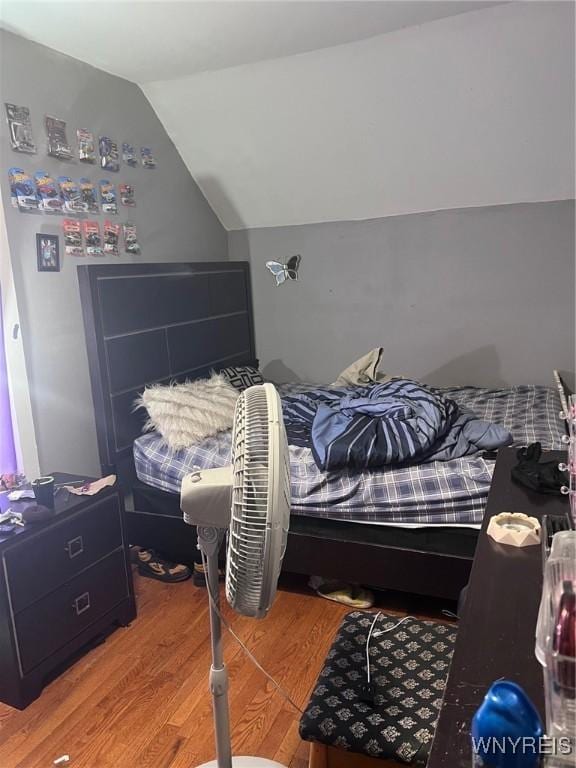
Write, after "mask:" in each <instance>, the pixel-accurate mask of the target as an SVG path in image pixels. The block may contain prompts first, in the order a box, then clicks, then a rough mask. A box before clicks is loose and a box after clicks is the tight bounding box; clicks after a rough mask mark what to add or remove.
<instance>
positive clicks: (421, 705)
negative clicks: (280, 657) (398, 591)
mask: <svg viewBox="0 0 576 768" xmlns="http://www.w3.org/2000/svg"><path fill="white" fill-rule="evenodd" d="M375 616H376V614H375V613H373V612H372V613H370V612H367V611H354V612H352V613H349V614H347V615H346V616H345V617H344V620H343V622H342V624H341V626H340V629H339V630H338V634H337V635H336V638H335V640H334V643H333V644H332V648H331V649H330V652H329V653H328V656H327V658H326V662H325V665H324V668H323V669H322V671H321V672H320V676H319V678H318V681H317V683H316V687H315V688H314V691H313V692H312V697H311V699H310V702H309V704H308V707H307V708H306V711H305V713H304V715H303V716H302V718H301V720H300V736H301V738H302V739H305V740H306V741H317V742H321V743H322V744H327V745H329V746H332V747H340V748H341V749H346V750H349V751H351V752H359V753H362V754H365V755H370V756H371V757H379V758H389V759H395V760H398V761H399V762H404V763H406V764H407V765H426V762H427V760H428V754H429V752H430V747H431V745H432V739H433V738H434V729H435V726H436V721H437V719H438V714H439V711H440V708H441V706H442V698H443V695H444V686H445V683H446V678H447V677H448V668H449V666H450V660H451V658H452V654H453V652H454V643H455V641H456V627H454V626H451V625H446V624H440V623H437V622H434V621H420V620H417V619H412V618H408V619H406V620H405V621H403V622H402V624H400V626H398V627H397V628H396V629H392V630H391V631H390V629H391V628H392V627H394V625H395V624H397V623H398V622H399V621H400V618H399V617H390V616H385V615H384V614H381V615H380V617H379V619H378V620H377V622H376V624H375V625H374V627H373V632H372V637H371V639H370V672H371V683H372V688H367V686H366V683H367V673H366V641H367V638H368V633H369V632H370V628H371V627H372V623H373V621H374V619H375ZM386 630H389V631H388V632H386Z"/></svg>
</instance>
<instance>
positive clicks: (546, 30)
mask: <svg viewBox="0 0 576 768" xmlns="http://www.w3.org/2000/svg"><path fill="white" fill-rule="evenodd" d="M88 9H90V12H88ZM0 17H1V19H2V24H3V25H4V26H6V27H7V28H9V29H12V30H13V31H16V32H17V33H18V34H22V35H24V36H27V37H31V38H33V39H35V40H37V41H38V42H41V43H44V44H46V45H49V46H51V47H53V48H56V49H57V50H60V51H62V52H64V53H67V54H69V55H72V56H76V57H77V58H80V59H83V60H84V61H87V62H88V63H91V64H94V65H95V66H98V67H100V68H102V69H105V70H108V71H110V72H113V73H115V74H119V75H122V76H125V77H128V78H129V79H132V80H134V81H136V82H138V83H140V85H141V87H142V88H143V90H144V92H145V94H146V95H147V97H148V99H149V100H150V102H151V104H152V105H153V107H154V109H155V110H156V112H157V114H158V116H159V117H160V119H161V121H162V122H163V124H164V126H165V127H166V129H167V131H168V133H169V135H170V136H171V138H172V140H173V141H174V143H175V144H176V147H177V148H178V150H179V152H180V154H181V155H182V157H183V159H184V161H185V163H186V165H187V167H188V169H189V170H190V172H191V174H192V175H193V176H194V178H195V180H196V181H197V182H198V184H199V185H200V187H201V189H202V191H203V192H204V194H205V195H206V197H207V199H208V201H209V202H210V204H211V205H212V207H213V208H214V210H215V211H216V213H217V214H218V216H219V217H220V219H221V221H222V223H223V224H224V226H225V227H227V228H228V229H243V228H250V227H269V226H278V225H291V224H302V223H309V222H320V221H337V220H354V219H368V218H378V217H384V216H390V215H397V214H405V213H413V212H420V211H432V210H439V209H447V208H458V207H466V206H483V205H498V204H505V203H515V202H530V201H537V200H538V201H543V200H557V199H566V198H571V197H573V196H574V81H573V73H574V35H573V29H574V4H573V3H569V2H555V1H554V0H551V1H550V2H515V3H504V4H502V3H472V2H435V1H434V0H432V1H431V2H405V1H404V0H402V1H401V2H185V1H183V2H173V1H172V0H164V1H163V2H160V1H159V0H157V1H156V2H109V1H108V0H95V1H93V2H91V3H86V2H73V3H70V2H61V1H60V0H42V1H40V0H35V1H34V2H28V0H18V2H13V1H12V0H8V1H7V0H4V2H3V3H2V4H1V6H0ZM272 57H274V58H272ZM208 70H209V71H208ZM167 194H169V191H167Z"/></svg>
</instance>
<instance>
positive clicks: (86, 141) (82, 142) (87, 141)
mask: <svg viewBox="0 0 576 768" xmlns="http://www.w3.org/2000/svg"><path fill="white" fill-rule="evenodd" d="M76 139H77V141H78V157H79V158H80V162H82V163H95V162H96V143H95V141H94V134H93V133H92V131H87V130H86V129H85V128H78V130H77V131H76Z"/></svg>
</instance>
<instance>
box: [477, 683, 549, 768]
mask: <svg viewBox="0 0 576 768" xmlns="http://www.w3.org/2000/svg"><path fill="white" fill-rule="evenodd" d="M543 735H544V729H543V727H542V721H541V720H540V716H539V715H538V712H537V711H536V708H535V707H534V704H532V702H531V701H530V699H529V698H528V696H527V695H526V694H525V693H524V691H523V690H522V688H520V686H519V685H516V683H512V682H510V681H509V680H498V681H496V682H495V683H492V685H491V686H490V688H489V689H488V693H487V694H486V696H485V697H484V701H483V702H482V704H481V705H480V707H479V708H478V709H477V710H476V714H475V715H474V718H473V720H472V753H473V762H472V765H473V767H474V768H537V767H538V766H539V765H540V764H541V754H540V753H541V740H542V737H543Z"/></svg>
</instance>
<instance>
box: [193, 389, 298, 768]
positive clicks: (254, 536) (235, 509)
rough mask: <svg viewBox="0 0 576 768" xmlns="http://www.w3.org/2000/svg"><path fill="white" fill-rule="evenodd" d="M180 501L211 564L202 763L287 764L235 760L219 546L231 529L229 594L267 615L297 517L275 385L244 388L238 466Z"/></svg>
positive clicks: (197, 478)
mask: <svg viewBox="0 0 576 768" xmlns="http://www.w3.org/2000/svg"><path fill="white" fill-rule="evenodd" d="M180 504H181V507H182V511H183V513H184V520H185V521H186V522H187V523H189V524H190V525H195V526H196V527H197V530H198V546H199V548H200V550H201V553H202V559H203V560H206V561H207V569H206V571H207V573H206V576H207V581H208V594H209V599H210V629H211V636H212V667H211V669H210V690H211V692H212V697H213V709H214V729H215V733H216V755H217V759H216V760H215V761H211V762H210V763H206V764H205V766H203V767H202V768H208V767H210V768H212V767H213V766H217V767H218V768H232V765H233V766H234V768H281V766H280V764H279V763H276V762H274V761H273V760H265V759H263V758H258V757H235V758H234V759H232V749H231V743H230V721H229V714H228V695H227V691H228V673H227V671H226V667H225V665H224V660H223V653H222V625H221V618H220V610H219V601H218V550H219V549H220V544H221V542H222V539H223V536H224V532H225V531H226V529H227V530H228V549H227V556H226V598H227V600H228V602H229V603H230V605H231V606H232V608H234V610H236V611H238V613H240V614H242V615H243V616H250V617H253V618H263V617H264V616H265V615H266V614H267V613H268V611H269V609H270V607H271V606H272V603H273V601H274V597H275V595H276V586H277V583H278V576H279V575H280V567H281V565H282V558H283V557H284V551H285V549H286V540H287V537H288V525H289V521H290V459H289V454H288V441H287V439H286V431H285V429H284V422H283V420H282V405H281V402H280V397H279V396H278V392H277V391H276V389H275V387H274V386H273V385H272V384H259V385H257V386H254V387H249V388H248V389H246V390H245V391H244V392H242V394H241V395H240V397H239V398H238V401H237V403H236V411H235V414H234V428H233V431H232V466H231V467H224V468H221V469H207V470H201V471H197V472H193V473H192V474H190V475H187V476H186V477H185V478H184V480H183V482H182V491H181V497H180Z"/></svg>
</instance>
